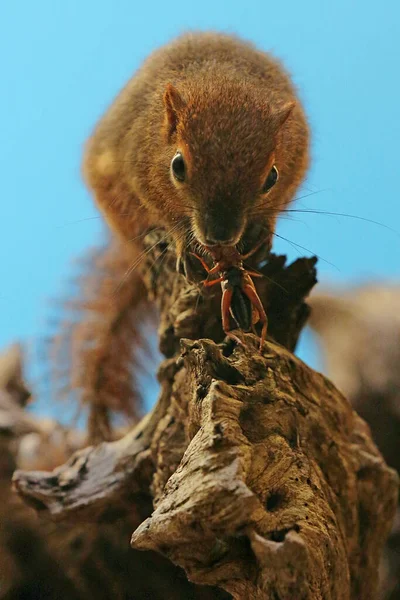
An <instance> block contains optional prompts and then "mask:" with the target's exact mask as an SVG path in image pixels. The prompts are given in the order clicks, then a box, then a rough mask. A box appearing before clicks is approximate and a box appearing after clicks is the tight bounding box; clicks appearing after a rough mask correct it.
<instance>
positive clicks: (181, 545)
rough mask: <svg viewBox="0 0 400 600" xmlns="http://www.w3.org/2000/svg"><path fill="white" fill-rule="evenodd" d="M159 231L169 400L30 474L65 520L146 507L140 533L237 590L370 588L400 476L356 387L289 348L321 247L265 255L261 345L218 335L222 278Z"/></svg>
mask: <svg viewBox="0 0 400 600" xmlns="http://www.w3.org/2000/svg"><path fill="white" fill-rule="evenodd" d="M154 239H155V238H154V234H151V235H149V237H148V240H147V242H148V245H149V248H153V251H152V253H151V254H150V255H149V260H148V264H147V267H145V273H146V279H147V285H148V287H149V290H150V293H152V294H153V296H154V298H155V300H156V301H157V303H158V306H159V309H160V314H161V325H160V331H159V334H160V347H161V349H162V351H163V352H164V354H165V355H166V357H167V360H166V361H165V362H164V363H163V365H162V367H161V369H160V372H159V379H160V382H161V386H162V391H161V395H160V398H159V401H158V403H157V405H156V407H155V408H154V409H153V411H152V412H151V413H150V414H149V415H148V416H147V417H146V418H145V419H144V420H143V421H142V422H141V423H140V424H139V425H138V426H137V427H136V428H135V429H134V430H133V431H132V432H130V433H128V434H127V435H126V436H125V437H124V438H122V439H120V440H118V441H115V442H111V443H104V444H101V445H100V446H97V447H90V448H87V449H84V450H82V451H80V452H78V453H77V454H75V455H74V456H73V457H72V458H71V459H70V460H69V461H68V462H67V463H66V464H64V465H62V466H61V467H59V468H57V469H55V470H54V471H53V472H52V473H43V472H28V473H27V472H21V471H18V472H17V473H16V474H15V476H14V486H15V488H16V489H17V490H18V492H19V493H20V495H21V496H22V497H23V498H25V499H26V500H28V501H30V502H33V503H34V504H35V506H36V507H37V508H38V509H39V510H40V511H41V513H42V514H48V515H50V516H51V517H53V518H54V519H56V520H58V521H62V520H69V521H70V522H73V523H75V524H76V523H78V522H81V523H86V522H87V521H89V520H91V521H93V522H94V523H97V524H98V523H101V522H104V521H108V522H110V521H111V522H112V521H114V520H116V519H119V520H120V521H121V520H122V521H124V520H126V522H127V521H129V522H132V519H133V521H135V522H136V524H135V531H134V534H133V537H132V545H133V546H134V547H135V548H139V549H141V550H153V551H156V552H157V553H159V554H162V555H164V556H165V557H167V558H168V559H170V561H172V562H173V563H175V564H176V565H179V566H180V567H182V568H183V569H184V570H185V572H186V574H187V576H188V578H189V579H190V580H191V581H193V582H194V583H196V584H208V585H213V586H218V587H219V588H222V589H223V590H225V591H226V592H227V593H229V594H231V595H232V596H233V597H234V598H238V599H247V598H255V599H256V598H265V599H271V600H276V599H277V598H279V599H280V600H284V599H285V600H286V599H287V600H289V599H290V600H292V599H293V598H299V599H300V598H301V599H310V600H311V599H312V600H318V599H319V598H320V599H324V600H325V599H332V600H334V599H335V600H336V599H337V600H339V599H340V600H345V599H346V598H349V599H350V598H351V599H355V598H357V599H360V600H363V599H365V600H367V599H368V600H370V599H371V598H373V597H374V594H375V591H376V587H377V578H378V563H379V557H380V553H381V550H382V547H383V544H384V542H385V539H386V536H387V534H388V531H389V529H390V525H391V520H392V518H393V514H394V511H395V508H396V502H397V477H396V474H395V472H394V471H393V470H391V469H389V468H388V467H387V466H386V464H385V462H384V460H383V459H382V457H381V455H380V454H379V452H378V450H377V448H376V447H375V445H374V444H373V442H372V441H371V438H370V436H369V430H368V428H367V426H366V425H365V424H364V422H363V421H362V420H361V419H360V418H359V417H358V416H357V415H356V413H355V412H354V411H353V410H352V409H351V407H350V405H349V404H348V402H347V401H346V399H345V398H344V397H343V396H342V395H341V393H340V392H339V391H338V390H337V389H336V388H335V387H334V386H333V385H332V384H331V383H330V381H329V380H327V379H326V378H325V377H323V376H322V375H320V374H318V373H315V372H313V371H312V370H311V369H309V368H308V367H307V366H306V365H304V364H303V363H302V362H301V361H299V360H297V359H296V358H295V357H294V356H293V355H292V354H291V352H289V350H293V349H294V347H295V344H296V341H297V339H298V336H299V333H300V331H301V327H302V326H303V324H304V322H305V320H306V318H307V315H308V308H307V305H306V304H305V302H304V297H305V296H306V295H307V294H308V292H309V290H310V288H311V287H312V285H313V284H314V282H315V268H314V264H315V261H314V260H305V259H301V260H299V261H296V262H295V263H293V264H292V265H289V266H288V267H285V264H284V263H285V259H284V258H283V257H271V258H270V260H269V262H268V263H266V264H264V263H262V262H261V263H260V262H259V261H260V258H258V262H257V263H256V265H252V266H253V267H254V266H255V267H256V268H258V269H259V270H260V271H261V272H262V273H263V274H264V275H265V278H264V279H263V280H261V282H259V283H258V284H257V286H258V291H259V294H260V296H261V298H262V300H263V302H264V305H265V306H266V307H267V310H268V314H269V319H270V324H269V333H270V335H271V336H272V337H273V338H274V340H275V342H273V341H269V342H268V343H267V344H266V345H265V348H264V351H263V354H262V355H261V354H260V353H259V352H258V351H257V344H258V342H257V339H256V338H255V336H253V335H250V334H249V335H246V336H245V337H244V340H245V347H244V348H243V347H234V345H233V344H231V343H227V344H218V342H222V340H223V332H222V329H221V326H220V309H219V302H220V291H219V290H217V289H214V290H213V291H212V293H205V294H199V288H198V287H196V286H193V285H188V284H187V282H186V281H185V279H184V278H183V277H178V276H177V275H176V273H175V264H174V258H175V257H174V255H173V252H171V251H169V250H168V248H167V247H166V246H165V245H164V246H163V245H161V244H160V245H157V244H156V245H154ZM156 241H157V238H156ZM200 338H209V339H200ZM196 340H197V341H196ZM276 342H279V344H281V345H279V344H277V343H276ZM283 346H286V348H284V347H283ZM288 349H289V350H288ZM132 586H134V582H133V581H132ZM210 593H211V594H215V595H214V597H215V598H216V597H218V594H219V593H220V592H217V591H216V590H215V589H214V591H211V592H210Z"/></svg>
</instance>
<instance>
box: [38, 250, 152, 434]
mask: <svg viewBox="0 0 400 600" xmlns="http://www.w3.org/2000/svg"><path fill="white" fill-rule="evenodd" d="M134 262H135V255H134V252H133V250H132V248H130V249H128V248H126V247H123V246H122V245H121V244H119V243H118V242H113V243H110V244H109V245H108V246H105V247H103V248H100V249H99V248H98V249H95V250H94V251H91V252H90V253H89V255H88V256H87V257H86V258H85V259H84V260H83V261H81V264H80V269H79V274H78V276H77V277H76V278H75V280H74V284H75V287H76V290H75V292H74V294H73V296H74V297H73V298H72V299H70V300H68V301H64V302H63V303H62V305H61V315H62V319H61V324H60V326H59V327H58V333H57V334H56V335H55V336H53V337H52V338H51V339H50V344H49V348H50V358H51V365H50V367H51V371H52V373H53V376H54V377H55V382H56V386H57V388H56V389H58V391H62V392H63V395H64V394H65V393H66V392H67V393H68V395H72V394H73V395H75V396H77V399H78V402H79V403H80V404H81V405H84V404H86V405H87V407H88V411H89V416H88V435H89V441H90V443H98V442H100V441H102V440H107V439H110V438H111V436H112V429H111V422H110V421H111V414H112V413H113V412H114V411H117V412H120V413H121V412H122V413H124V414H125V415H127V416H129V417H130V419H131V420H136V419H137V418H138V417H139V416H140V414H141V412H142V407H143V397H142V394H141V391H140V389H139V386H138V383H137V382H138V380H137V373H138V370H139V369H140V368H141V366H142V364H141V363H143V357H144V356H145V355H146V353H147V354H148V353H149V352H150V350H149V345H148V343H147V341H146V339H145V336H144V332H143V324H144V323H146V321H147V322H148V321H149V320H152V319H154V316H155V312H154V310H153V309H152V306H151V305H150V304H149V302H148V301H147V297H146V290H145V287H144V284H143V281H142V279H141V277H140V275H139V273H138V271H137V270H135V269H134V270H132V272H130V268H131V266H132V264H133V263H134ZM141 359H142V360H141ZM147 362H148V361H147ZM60 384H61V385H60Z"/></svg>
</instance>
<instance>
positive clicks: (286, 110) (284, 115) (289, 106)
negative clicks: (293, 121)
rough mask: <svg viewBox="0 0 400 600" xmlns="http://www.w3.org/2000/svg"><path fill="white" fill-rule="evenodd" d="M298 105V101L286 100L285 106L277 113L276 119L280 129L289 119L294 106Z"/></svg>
mask: <svg viewBox="0 0 400 600" xmlns="http://www.w3.org/2000/svg"><path fill="white" fill-rule="evenodd" d="M295 106H296V102H294V101H292V102H286V104H284V105H283V106H281V107H280V108H279V109H278V110H277V111H276V113H275V120H276V125H277V128H278V129H280V128H281V127H282V126H283V125H284V124H285V123H286V121H287V120H288V118H289V117H290V115H291V114H292V111H293V109H294V107H295Z"/></svg>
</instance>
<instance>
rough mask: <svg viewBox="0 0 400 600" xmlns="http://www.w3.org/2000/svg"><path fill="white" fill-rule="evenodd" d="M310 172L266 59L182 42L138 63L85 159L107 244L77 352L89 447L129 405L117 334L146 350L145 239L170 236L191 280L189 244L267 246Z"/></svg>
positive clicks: (280, 81)
mask: <svg viewBox="0 0 400 600" xmlns="http://www.w3.org/2000/svg"><path fill="white" fill-rule="evenodd" d="M308 164H309V128H308V124H307V120H306V117H305V114H304V111H303V108H302V105H301V103H300V100H299V98H298V97H297V94H296V91H295V88H294V86H293V84H292V82H291V79H290V77H289V75H288V74H287V73H286V71H285V70H284V68H283V67H282V65H281V64H280V63H279V61H277V60H276V59H275V58H273V57H271V56H270V55H269V54H267V53H265V52H263V51H260V50H258V49H257V48H256V47H254V46H253V45H252V44H250V43H248V42H245V41H242V40H241V39H239V38H237V37H235V36H230V35H226V34H220V33H207V32H201V33H190V34H185V35H182V36H180V37H178V38H177V39H175V40H173V41H172V42H170V43H169V44H167V45H165V46H163V47H161V48H159V49H158V50H156V51H154V52H153V53H152V54H151V55H150V56H149V57H148V58H147V59H146V60H145V61H144V63H143V65H142V66H141V68H140V69H139V70H138V71H137V72H136V74H134V76H133V77H132V79H131V80H130V81H129V82H128V83H127V85H126V86H125V88H124V89H123V90H122V91H121V92H120V94H119V95H118V96H117V98H116V99H115V100H114V102H113V103H112V105H111V106H110V108H109V109H108V110H107V111H106V113H105V115H104V116H103V118H102V119H101V120H100V122H99V123H98V124H97V126H96V128H95V130H94V132H93V134H92V135H91V137H90V139H89V140H88V142H87V145H86V148H85V152H84V159H83V176H84V179H85V181H86V183H87V185H88V187H89V189H90V190H91V192H92V194H93V197H94V200H95V203H96V204H97V206H98V208H99V209H100V211H101V213H102V215H103V217H104V220H105V222H106V224H107V226H108V227H109V230H110V232H111V239H112V241H111V242H110V245H109V247H108V248H106V249H105V251H104V255H103V256H100V257H99V261H100V263H101V264H102V266H101V267H100V268H99V270H98V277H99V278H100V279H99V281H98V285H97V291H96V294H97V295H96V296H93V300H92V301H91V302H87V303H86V305H85V308H86V309H88V310H91V311H92V312H95V313H96V312H97V321H96V318H95V319H94V320H93V318H91V321H92V325H93V327H94V329H95V328H96V322H97V323H98V327H99V331H98V336H97V339H96V331H95V330H94V331H93V332H92V333H90V335H89V337H90V343H89V344H87V345H86V346H87V347H86V346H85V344H84V343H83V337H84V336H83V337H81V338H79V336H78V339H80V340H81V341H80V343H81V348H79V344H77V345H76V348H77V349H78V350H77V352H78V354H76V361H77V362H79V370H80V373H81V378H80V382H78V385H79V386H80V387H81V388H82V389H83V392H84V396H85V398H86V400H87V401H88V402H89V404H94V405H95V408H96V410H95V412H94V414H95V417H93V414H92V417H91V419H92V423H91V424H90V419H89V429H91V432H92V438H96V435H97V437H99V435H98V434H96V433H95V431H96V428H97V430H99V429H101V426H100V423H101V421H102V422H103V432H102V434H101V436H100V437H103V438H107V437H109V432H108V433H107V428H108V421H107V415H106V413H107V411H108V410H109V409H110V407H111V408H113V407H114V405H113V402H114V403H115V402H116V401H117V402H118V401H119V402H122V400H121V395H122V396H124V397H125V398H127V397H129V399H127V402H128V403H130V405H131V406H135V402H136V400H135V393H134V391H132V389H130V388H129V389H128V388H126V385H127V384H126V381H128V380H129V376H128V377H125V379H124V377H123V376H121V373H122V370H123V369H122V365H121V362H123V360H124V358H123V354H124V353H123V352H122V350H121V347H120V346H119V345H118V336H124V335H125V337H126V335H127V334H126V324H127V320H128V319H129V327H130V329H129V331H130V333H131V339H130V343H131V346H132V348H131V350H132V351H135V348H136V349H140V348H142V347H143V339H141V337H140V323H141V322H142V321H143V319H144V315H145V314H148V311H149V310H150V308H149V305H148V303H147V301H146V291H145V288H144V285H143V282H142V281H141V278H140V274H139V273H138V271H137V270H136V269H135V268H133V266H132V265H135V264H137V263H138V262H139V261H140V258H141V256H142V254H143V247H142V240H143V237H144V235H145V233H146V231H148V230H149V228H155V227H157V228H162V229H163V230H165V231H166V232H167V233H168V234H169V235H170V236H171V237H172V238H173V240H174V242H175V245H176V253H177V257H178V268H179V270H180V271H181V272H183V273H184V274H186V276H187V277H188V278H190V277H191V273H192V269H191V264H190V256H191V253H190V251H189V248H190V246H191V244H193V243H198V244H200V245H203V246H208V247H213V246H215V247H223V246H236V245H237V244H241V247H242V248H246V246H247V247H249V246H251V245H252V244H253V245H254V243H256V242H257V241H259V240H260V239H261V237H262V236H264V237H265V238H266V240H268V244H269V246H271V243H272V242H271V240H272V236H273V233H274V230H275V226H276V220H277V218H278V217H279V214H280V213H281V211H282V210H284V209H285V208H286V207H287V205H288V204H289V203H290V202H291V200H293V198H294V196H295V194H296V191H297V189H298V187H299V185H300V184H301V183H302V181H303V179H304V177H305V174H306V171H307V167H308ZM104 264H107V265H108V266H107V268H106V274H105V273H104ZM95 267H96V265H95ZM102 269H103V270H102ZM95 271H96V269H95ZM128 275H129V276H128ZM92 276H93V275H92ZM123 278H125V285H124V286H121V290H122V291H121V290H120V292H118V293H116V294H115V295H114V296H112V291H113V290H112V285H110V281H114V282H117V283H118V280H119V281H121V280H122V279H123ZM119 293H120V294H121V295H119ZM92 317H93V315H92ZM93 323H94V324H93ZM86 326H87V323H86ZM124 331H125V333H124ZM82 348H84V349H83V350H82ZM126 354H129V352H128V351H127V352H126ZM130 356H131V355H130ZM78 379H79V378H78ZM122 381H123V383H122ZM133 382H134V380H133ZM121 385H122V386H125V387H124V388H123V389H121ZM128 387H129V386H128ZM118 395H119V400H116V397H117V396H118ZM101 414H102V416H101V417H99V415H101Z"/></svg>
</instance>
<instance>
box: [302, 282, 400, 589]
mask: <svg viewBox="0 0 400 600" xmlns="http://www.w3.org/2000/svg"><path fill="white" fill-rule="evenodd" d="M310 303H311V307H312V315H311V319H310V325H311V327H312V328H313V330H314V331H315V332H316V333H317V335H318V339H319V341H320V344H321V347H322V351H323V354H324V357H325V363H326V368H327V371H328V373H329V376H330V377H331V378H332V380H333V381H334V382H335V384H336V385H338V386H339V388H340V389H341V390H342V391H343V392H344V393H345V394H346V396H347V398H348V399H349V400H350V402H351V404H352V406H353V407H354V408H355V409H356V410H357V412H358V413H359V414H360V416H361V417H362V418H363V419H365V420H366V422H367V423H368V425H369V426H370V428H371V433H372V437H373V439H374V441H375V443H376V444H377V446H378V448H379V450H380V451H381V452H382V454H383V456H384V458H385V460H386V462H387V463H388V465H389V466H391V467H393V468H394V469H396V471H397V472H398V473H400V452H399V444H400V370H399V365H400V314H399V306H400V287H399V285H398V284H397V285H396V284H393V283H392V284H389V283H387V284H384V283H382V282H379V283H378V282H376V283H370V284H369V285H364V286H360V287H353V288H347V289H345V290H341V289H337V288H334V289H323V290H321V291H319V292H318V293H316V294H312V296H311V299H310ZM399 597H400V506H398V508H397V515H396V518H395V521H394V523H393V527H392V530H391V532H390V535H389V538H388V540H387V544H386V547H385V552H384V555H383V560H382V563H381V585H380V594H379V598H380V599H384V600H395V599H396V598H399Z"/></svg>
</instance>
